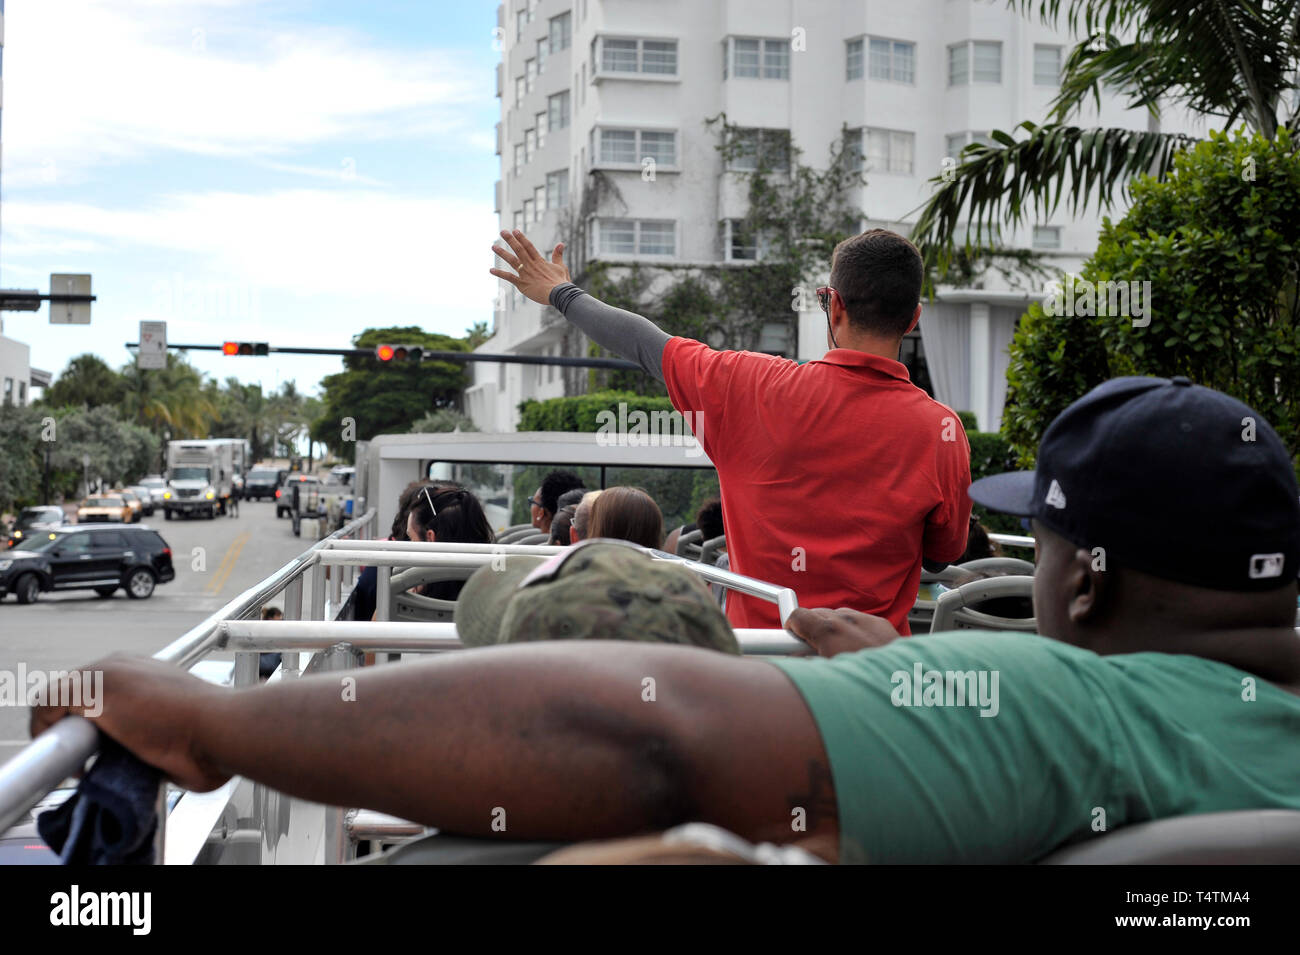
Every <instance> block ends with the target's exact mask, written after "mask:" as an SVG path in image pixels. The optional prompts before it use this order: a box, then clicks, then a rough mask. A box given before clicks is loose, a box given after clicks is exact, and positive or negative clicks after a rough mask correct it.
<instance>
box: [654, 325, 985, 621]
mask: <svg viewBox="0 0 1300 955" xmlns="http://www.w3.org/2000/svg"><path fill="white" fill-rule="evenodd" d="M663 369H664V380H665V382H666V383H667V385H668V394H669V396H670V397H671V398H672V402H673V406H674V407H675V408H677V410H678V411H681V412H688V411H689V412H693V413H694V414H693V415H692V416H691V419H690V421H691V423H692V424H693V425H695V430H696V435H697V437H698V438H699V439H700V443H701V444H702V445H703V447H704V450H705V453H707V454H708V455H709V458H710V459H711V460H712V461H713V463H714V465H715V466H716V467H717V469H718V479H719V483H720V484H721V488H722V516H723V522H724V525H725V530H726V534H727V553H728V554H729V555H730V558H731V569H732V570H734V571H735V572H736V573H739V574H744V575H746V576H748V577H756V578H758V579H759V580H765V581H768V582H769V583H774V584H780V585H782V586H785V587H790V588H793V590H794V591H795V593H796V594H798V595H799V605H800V606H801V607H832V608H834V607H852V608H853V609H854V610H860V611H862V612H863V613H870V614H875V615H877V616H880V617H884V618H885V619H887V620H888V621H889V622H890V623H892V624H893V625H894V628H895V629H896V630H898V631H899V633H903V634H908V633H910V632H911V631H910V630H909V629H908V626H907V614H908V611H909V610H910V609H911V607H912V604H913V602H914V601H915V600H916V591H917V585H918V584H919V582H920V577H921V558H922V557H923V556H924V557H927V558H929V559H931V560H938V561H949V562H950V561H954V560H956V559H957V558H958V557H960V556H961V555H962V553H963V552H964V551H965V550H966V537H967V534H968V533H969V529H970V527H969V522H970V507H971V505H970V498H969V497H968V496H967V494H966V491H967V488H969V487H970V446H969V445H968V444H967V442H966V432H965V430H964V429H963V428H962V425H961V421H960V419H959V418H958V417H957V415H956V414H954V413H953V412H952V411H951V410H950V409H948V408H947V407H945V406H944V405H941V404H940V403H939V402H937V401H935V400H934V399H933V398H931V397H929V396H928V395H927V394H926V393H925V392H924V391H922V390H921V389H920V388H917V387H916V386H915V385H913V384H912V382H911V380H910V379H909V378H908V374H907V368H906V367H905V366H904V365H902V364H901V363H899V362H896V361H891V360H890V359H888V358H881V357H879V356H876V355H868V354H866V353H864V352H858V351H853V350H851V349H847V348H836V349H833V350H832V351H830V352H827V354H826V356H825V357H824V358H823V359H821V360H820V361H812V362H808V363H806V364H803V365H800V364H798V363H796V362H793V361H790V360H789V359H786V358H775V357H773V356H771V355H761V354H757V353H754V352H735V351H714V350H713V349H711V348H709V347H708V346H707V345H704V344H702V343H700V342H697V341H693V340H691V339H689V338H673V339H671V340H670V341H669V342H668V344H667V345H666V346H665V347H664V356H663ZM727 616H728V618H729V619H730V620H731V623H732V625H733V626H735V627H779V626H780V622H779V619H778V616H777V612H776V605H775V604H771V603H768V602H767V601H765V600H760V599H758V598H756V597H746V596H743V595H741V594H737V593H731V594H729V595H728V597H727Z"/></svg>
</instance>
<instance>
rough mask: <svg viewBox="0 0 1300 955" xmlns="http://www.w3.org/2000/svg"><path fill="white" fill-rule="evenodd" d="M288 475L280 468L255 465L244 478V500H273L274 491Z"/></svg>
mask: <svg viewBox="0 0 1300 955" xmlns="http://www.w3.org/2000/svg"><path fill="white" fill-rule="evenodd" d="M288 473H289V472H288V471H285V470H284V469H282V468H269V467H265V466H264V465H257V466H256V467H254V468H253V469H252V470H251V471H249V472H248V476H247V477H246V478H244V500H246V501H260V500H261V499H262V498H264V497H267V498H271V499H272V500H274V499H275V492H276V490H277V489H279V487H280V485H281V484H283V483H284V479H285V476H286V475H287V474H288Z"/></svg>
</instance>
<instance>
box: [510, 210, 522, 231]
mask: <svg viewBox="0 0 1300 955" xmlns="http://www.w3.org/2000/svg"><path fill="white" fill-rule="evenodd" d="M511 222H513V223H514V225H513V228H514V229H516V230H522V229H523V227H524V214H523V213H522V212H516V213H514V214H513V215H512V216H511Z"/></svg>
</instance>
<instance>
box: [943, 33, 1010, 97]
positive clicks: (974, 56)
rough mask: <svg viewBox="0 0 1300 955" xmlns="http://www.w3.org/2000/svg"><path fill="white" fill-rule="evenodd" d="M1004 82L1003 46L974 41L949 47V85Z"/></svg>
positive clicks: (995, 42) (995, 43)
mask: <svg viewBox="0 0 1300 955" xmlns="http://www.w3.org/2000/svg"><path fill="white" fill-rule="evenodd" d="M970 82H975V83H1001V82H1002V44H1001V43H1000V42H997V41H984V40H972V41H970V42H969V43H958V44H956V45H954V46H950V47H948V85H949V86H965V85H966V84H967V83H970Z"/></svg>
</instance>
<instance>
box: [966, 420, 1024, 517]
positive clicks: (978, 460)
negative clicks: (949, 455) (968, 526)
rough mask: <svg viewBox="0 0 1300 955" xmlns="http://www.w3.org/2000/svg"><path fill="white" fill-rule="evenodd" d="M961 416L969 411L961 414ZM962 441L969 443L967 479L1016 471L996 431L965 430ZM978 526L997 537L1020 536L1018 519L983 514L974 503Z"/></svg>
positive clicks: (1009, 451) (1005, 443)
mask: <svg viewBox="0 0 1300 955" xmlns="http://www.w3.org/2000/svg"><path fill="white" fill-rule="evenodd" d="M961 413H962V414H963V415H965V414H969V412H965V411H963V412H961ZM966 440H967V441H969V442H970V479H971V481H978V480H979V479H980V478H982V477H988V476H989V475H991V474H1003V473H1005V472H1007V471H1014V470H1016V456H1015V452H1014V451H1012V449H1011V445H1010V443H1009V442H1008V441H1007V439H1006V438H1005V437H1003V436H1002V435H1001V434H998V433H997V432H996V431H967V432H966ZM974 512H975V514H976V515H977V516H978V517H979V520H980V523H981V524H983V525H984V526H985V527H987V528H988V529H989V530H991V531H996V532H997V533H999V534H1023V533H1024V532H1025V530H1024V528H1023V527H1021V526H1020V518H1018V517H1014V516H1013V515H1011V514H995V513H993V512H992V511H986V510H985V509H984V508H982V507H980V506H979V505H978V504H976V505H975V507H974Z"/></svg>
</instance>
